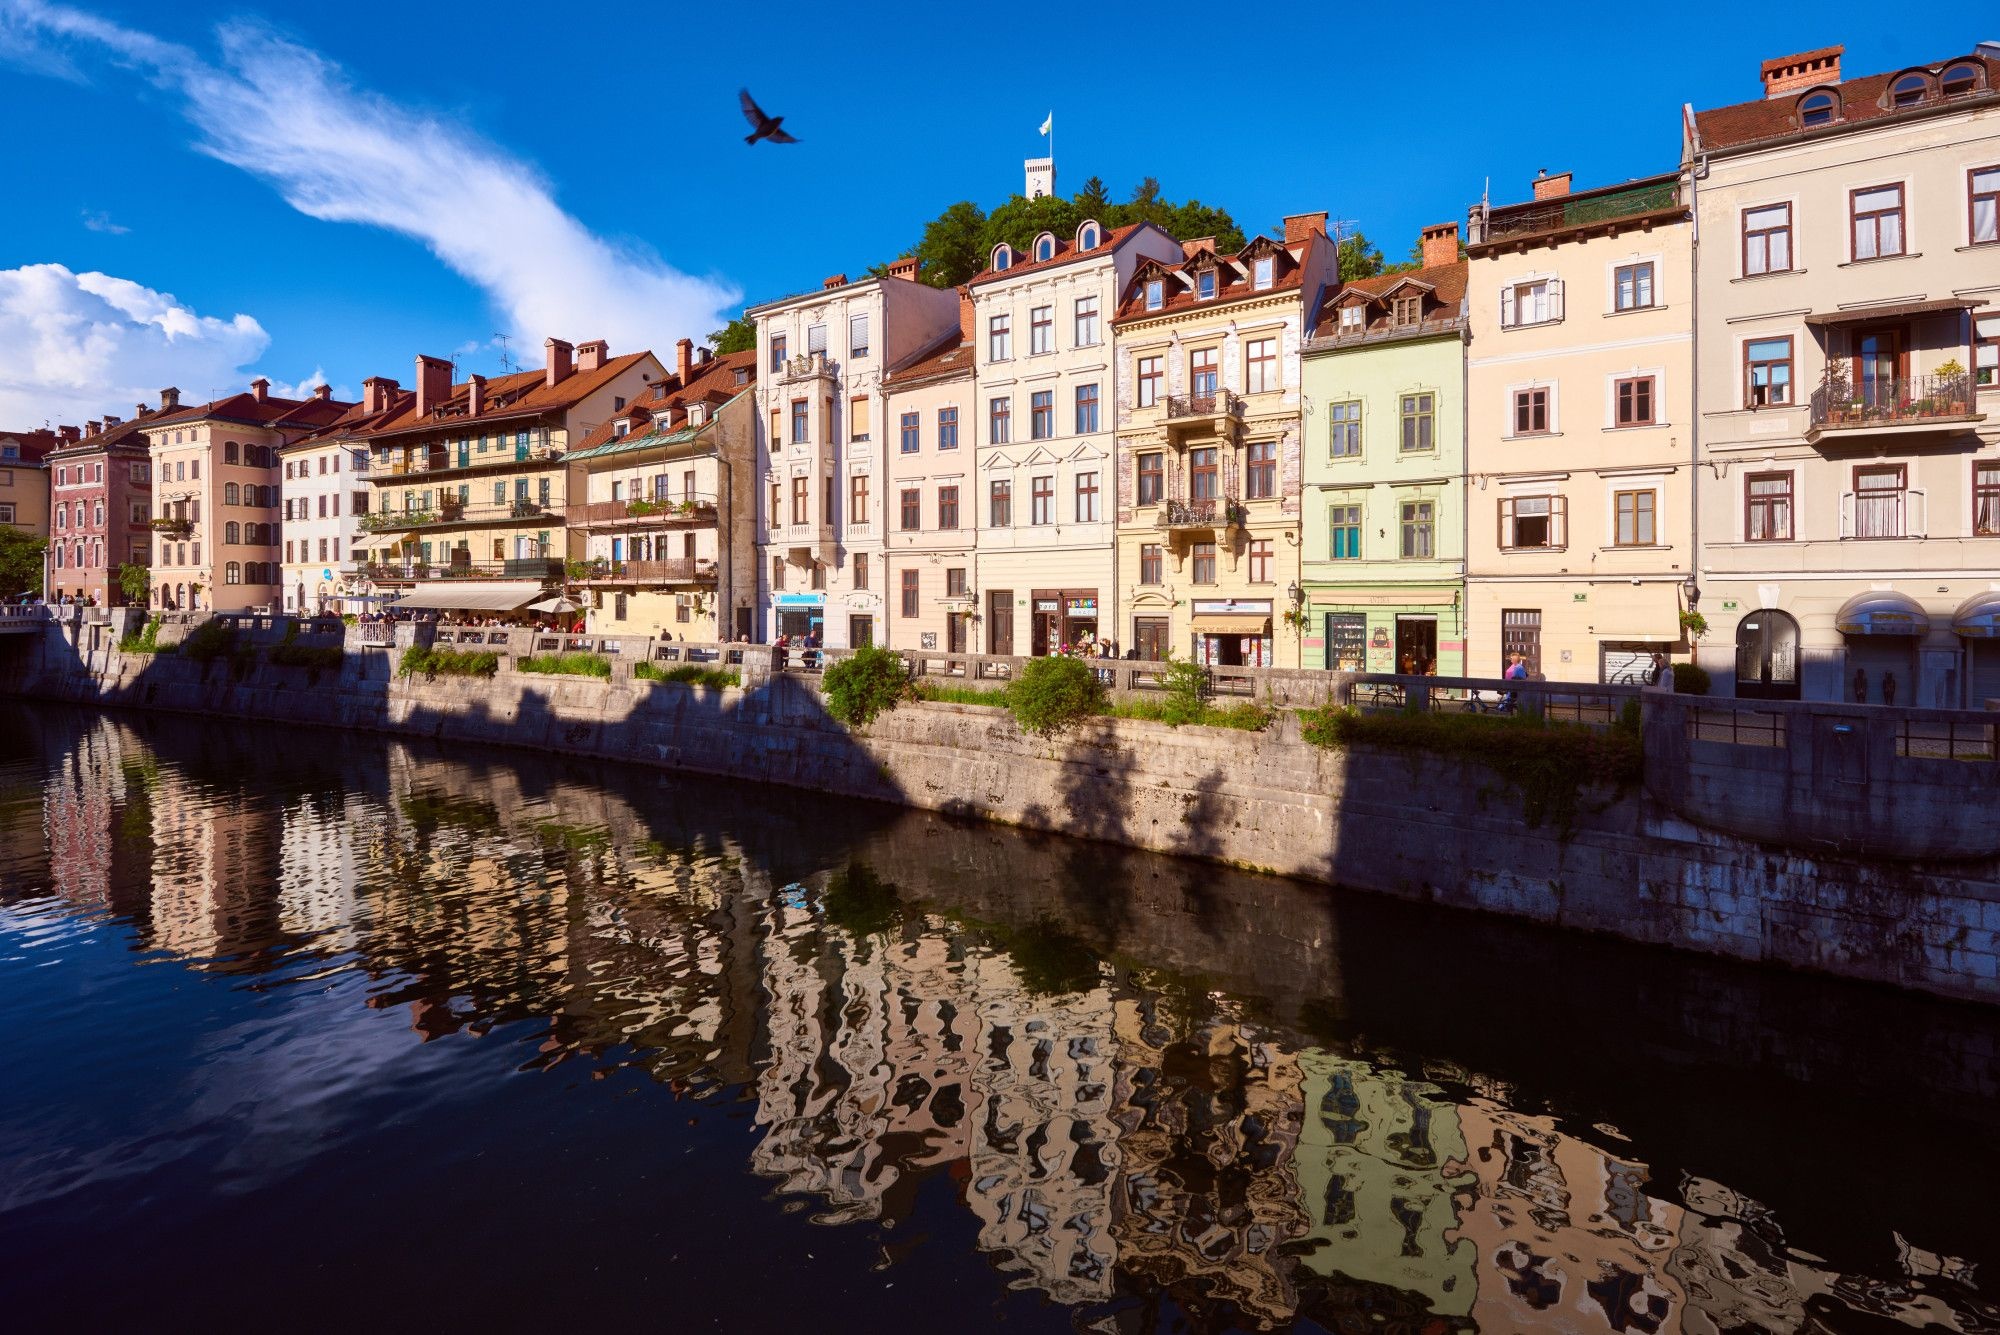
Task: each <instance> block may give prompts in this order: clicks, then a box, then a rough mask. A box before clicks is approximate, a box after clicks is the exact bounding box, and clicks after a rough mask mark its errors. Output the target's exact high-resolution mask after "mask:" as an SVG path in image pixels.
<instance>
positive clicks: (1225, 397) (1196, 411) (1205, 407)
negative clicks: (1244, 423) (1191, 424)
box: [1167, 389, 1243, 422]
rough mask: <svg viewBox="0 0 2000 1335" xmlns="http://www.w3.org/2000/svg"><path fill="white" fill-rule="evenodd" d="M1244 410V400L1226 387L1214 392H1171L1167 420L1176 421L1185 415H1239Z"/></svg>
mask: <svg viewBox="0 0 2000 1335" xmlns="http://www.w3.org/2000/svg"><path fill="white" fill-rule="evenodd" d="M1242 412H1243V400H1241V399H1239V398H1237V397H1236V395H1234V394H1233V393H1231V392H1230V391H1228V390H1226V389H1218V390H1216V391H1215V392H1214V393H1212V394H1170V395H1168V396H1167V420H1168V421H1170V422H1171V421H1175V420H1177V419H1180V418H1184V417H1232V418H1233V417H1237V416H1240V415H1241V414H1242Z"/></svg>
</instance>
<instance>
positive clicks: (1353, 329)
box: [1335, 302, 1368, 335]
mask: <svg viewBox="0 0 2000 1335" xmlns="http://www.w3.org/2000/svg"><path fill="white" fill-rule="evenodd" d="M1367 320H1368V312H1367V311H1366V310H1365V309H1363V308H1362V306H1361V304H1360V303H1359V302H1354V303H1350V304H1349V305H1346V306H1342V307H1341V308H1340V328H1339V329H1338V330H1336V331H1335V332H1336V333H1339V334H1343V335H1346V334H1358V333H1360V332H1361V329H1362V326H1363V325H1364V324H1366V323H1367Z"/></svg>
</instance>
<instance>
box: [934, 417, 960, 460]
mask: <svg viewBox="0 0 2000 1335" xmlns="http://www.w3.org/2000/svg"><path fill="white" fill-rule="evenodd" d="M937 447H938V448H939V449H941V450H955V449H957V448H958V409H957V408H956V407H952V408H940V409H938V446H937Z"/></svg>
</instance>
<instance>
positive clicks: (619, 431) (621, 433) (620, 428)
mask: <svg viewBox="0 0 2000 1335" xmlns="http://www.w3.org/2000/svg"><path fill="white" fill-rule="evenodd" d="M631 429H632V424H631V423H630V422H620V423H618V424H617V425H616V426H614V427H612V428H611V434H612V435H614V436H616V437H618V438H619V439H621V440H622V439H624V437H625V434H626V433H627V432H629V431H630V430H631ZM611 485H612V486H613V487H616V486H617V485H618V484H617V483H616V482H614V483H612V484H611ZM613 499H614V500H615V499H616V497H613Z"/></svg>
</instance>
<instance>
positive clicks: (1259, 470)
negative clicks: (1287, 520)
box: [1243, 440, 1278, 501]
mask: <svg viewBox="0 0 2000 1335" xmlns="http://www.w3.org/2000/svg"><path fill="white" fill-rule="evenodd" d="M1277 494H1278V442H1277V441H1275V440H1253V441H1251V442H1250V445H1249V448H1248V449H1247V450H1245V452H1244V469H1243V496H1244V499H1246V500H1252V501H1268V500H1270V499H1271V498H1272V497H1273V496H1276V495H1277Z"/></svg>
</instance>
